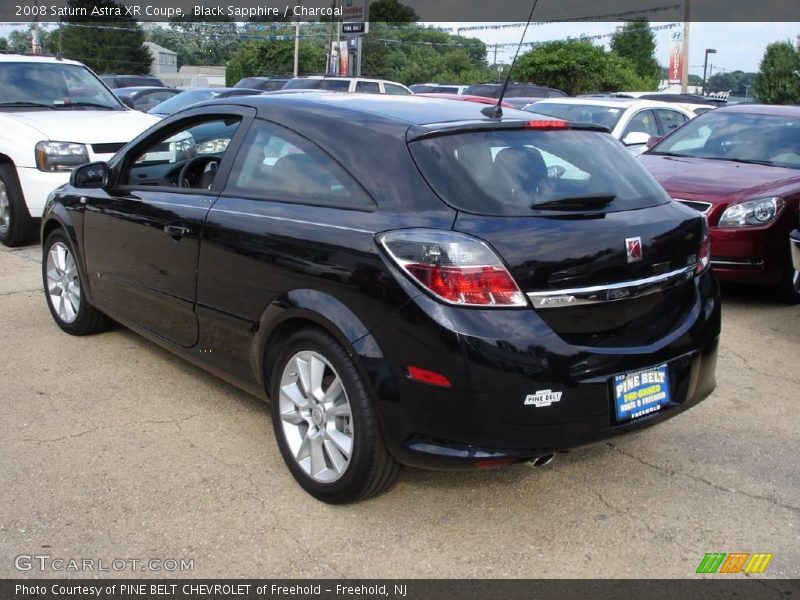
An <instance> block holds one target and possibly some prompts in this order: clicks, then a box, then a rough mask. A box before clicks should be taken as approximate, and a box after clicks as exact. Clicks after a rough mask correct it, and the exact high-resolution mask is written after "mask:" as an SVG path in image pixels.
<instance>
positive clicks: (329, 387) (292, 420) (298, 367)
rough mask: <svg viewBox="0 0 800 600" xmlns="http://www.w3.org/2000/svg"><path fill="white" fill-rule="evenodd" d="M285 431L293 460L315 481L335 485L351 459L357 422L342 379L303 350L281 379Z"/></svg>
mask: <svg viewBox="0 0 800 600" xmlns="http://www.w3.org/2000/svg"><path fill="white" fill-rule="evenodd" d="M278 408H279V412H280V419H281V427H282V431H283V435H284V438H285V440H286V443H287V445H288V446H289V450H290V451H291V454H292V456H293V457H294V460H295V461H296V462H297V464H298V465H299V466H300V468H301V469H302V470H303V471H304V472H305V473H306V475H308V476H309V477H311V479H313V480H314V481H316V482H319V483H333V482H335V481H337V480H339V479H340V478H341V477H342V476H343V475H344V473H345V471H346V470H347V467H348V465H349V464H350V459H351V457H352V454H353V439H354V438H353V435H354V431H353V417H352V412H351V408H350V401H349V399H348V397H347V392H346V391H345V389H344V385H343V383H342V379H341V377H339V374H338V373H337V372H336V370H335V369H334V368H333V366H332V365H331V363H330V362H328V360H326V359H325V357H324V356H322V355H321V354H319V353H317V352H314V351H311V350H303V351H301V352H298V353H297V354H295V355H294V356H292V357H291V358H290V359H289V360H288V361H287V363H286V366H285V367H284V369H283V374H282V375H281V381H280V395H279V398H278Z"/></svg>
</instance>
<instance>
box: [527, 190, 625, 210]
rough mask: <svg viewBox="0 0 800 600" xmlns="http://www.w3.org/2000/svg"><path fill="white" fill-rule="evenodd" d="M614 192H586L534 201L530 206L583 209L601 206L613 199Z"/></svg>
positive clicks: (554, 208) (553, 208) (606, 204)
mask: <svg viewBox="0 0 800 600" xmlns="http://www.w3.org/2000/svg"><path fill="white" fill-rule="evenodd" d="M616 197H617V196H616V195H615V194H609V193H600V194H587V195H585V196H572V197H569V198H558V199H556V200H547V201H545V202H534V203H533V204H531V208H549V209H551V210H583V209H587V208H603V207H604V206H608V205H609V204H611V203H612V202H613V201H614V198H616Z"/></svg>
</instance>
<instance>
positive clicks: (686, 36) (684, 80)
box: [681, 0, 691, 94]
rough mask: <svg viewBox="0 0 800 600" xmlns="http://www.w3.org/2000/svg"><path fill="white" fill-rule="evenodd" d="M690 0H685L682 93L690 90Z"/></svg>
mask: <svg viewBox="0 0 800 600" xmlns="http://www.w3.org/2000/svg"><path fill="white" fill-rule="evenodd" d="M690 18H691V13H690V10H689V0H683V49H682V50H683V51H682V52H681V63H683V69H682V70H681V93H682V94H685V93H686V92H687V91H688V90H689V19H690Z"/></svg>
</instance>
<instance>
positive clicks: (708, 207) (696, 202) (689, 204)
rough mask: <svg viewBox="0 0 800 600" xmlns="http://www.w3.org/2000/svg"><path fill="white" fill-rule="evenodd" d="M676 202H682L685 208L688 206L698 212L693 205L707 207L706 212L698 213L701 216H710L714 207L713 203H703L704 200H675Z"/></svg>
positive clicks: (700, 211)
mask: <svg viewBox="0 0 800 600" xmlns="http://www.w3.org/2000/svg"><path fill="white" fill-rule="evenodd" d="M673 200H675V202H680V203H681V204H683V205H684V206H688V207H689V208H692V209H694V210H697V209H696V208H695V207H694V206H692V204H699V205H701V206H705V209H704V210H698V211H697V212H699V213H701V214H704V215H705V214H708V213H709V212H710V211H711V207H712V206H714V205H713V204H711V202H703V201H702V200H686V199H685V198H673Z"/></svg>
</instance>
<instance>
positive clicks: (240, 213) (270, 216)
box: [211, 208, 375, 235]
mask: <svg viewBox="0 0 800 600" xmlns="http://www.w3.org/2000/svg"><path fill="white" fill-rule="evenodd" d="M211 212H220V213H226V214H229V215H242V216H245V217H257V218H259V219H272V220H273V221H285V222H287V223H297V224H299V225H316V226H317V227H329V228H330V229H341V230H343V231H355V232H357V233H368V234H370V235H375V232H374V231H367V230H366V229H356V228H355V227H346V226H344V225H331V224H330V223H315V222H313V221H303V220H302V219H289V218H287V217H276V216H274V215H259V214H257V213H248V212H241V211H238V210H224V209H222V208H212V209H211Z"/></svg>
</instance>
